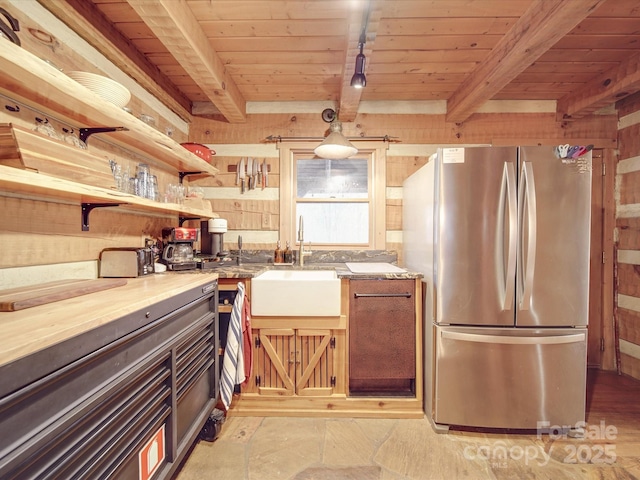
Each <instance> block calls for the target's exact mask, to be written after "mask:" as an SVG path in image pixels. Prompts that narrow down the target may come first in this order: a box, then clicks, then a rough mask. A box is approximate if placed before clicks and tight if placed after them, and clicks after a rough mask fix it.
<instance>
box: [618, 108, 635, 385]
mask: <svg viewBox="0 0 640 480" xmlns="http://www.w3.org/2000/svg"><path fill="white" fill-rule="evenodd" d="M618 111H619V116H620V124H619V125H620V130H619V132H618V139H619V147H618V148H619V157H618V164H617V168H616V187H617V188H616V232H615V233H616V236H615V238H616V250H617V258H616V267H617V268H616V271H617V278H616V284H615V287H616V291H617V296H616V301H617V308H616V312H615V314H616V325H617V332H618V340H619V358H618V361H619V365H618V368H619V370H620V371H622V372H623V373H625V374H627V375H631V376H633V377H635V378H638V379H640V95H633V96H631V97H628V98H627V99H625V100H623V101H621V102H619V103H618Z"/></svg>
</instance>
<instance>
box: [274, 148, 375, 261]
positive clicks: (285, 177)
mask: <svg viewBox="0 0 640 480" xmlns="http://www.w3.org/2000/svg"><path fill="white" fill-rule="evenodd" d="M355 145H356V146H357V148H358V154H357V155H358V156H359V157H363V156H366V157H365V158H367V160H368V164H369V192H370V193H369V199H368V202H369V212H370V216H369V242H368V244H366V245H365V244H357V245H354V244H344V245H341V244H318V245H317V246H314V245H312V248H313V249H315V250H340V249H351V250H353V249H357V250H384V249H385V247H386V149H387V144H386V143H385V142H357V143H355ZM315 146H316V144H312V143H309V142H300V143H293V142H292V143H280V144H279V145H278V148H279V151H280V229H279V238H280V241H281V242H286V241H287V240H290V241H291V245H292V246H296V247H299V242H298V236H297V233H298V231H297V218H295V215H296V200H297V199H296V198H295V197H294V192H295V182H296V160H297V159H298V158H300V157H306V158H313V157H314V153H313V149H314V148H315Z"/></svg>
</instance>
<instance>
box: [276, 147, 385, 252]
mask: <svg viewBox="0 0 640 480" xmlns="http://www.w3.org/2000/svg"><path fill="white" fill-rule="evenodd" d="M357 146H358V150H359V151H358V153H357V154H356V155H354V156H353V157H351V158H348V159H342V160H327V159H321V158H318V157H316V156H315V155H314V153H313V146H311V145H305V146H304V147H303V146H297V145H285V146H281V147H280V149H281V154H280V182H281V184H280V239H281V240H282V241H286V240H288V239H293V243H297V244H299V242H298V241H297V239H298V229H299V219H300V216H302V217H303V219H304V241H305V243H310V244H311V248H312V249H314V250H317V249H323V248H324V249H341V248H342V249H362V250H364V249H374V248H375V249H384V248H385V243H384V240H385V236H386V231H385V221H384V219H385V169H384V160H385V159H384V150H383V149H382V147H381V145H375V147H373V148H372V147H371V146H369V148H364V147H363V146H361V145H360V144H359V145H357Z"/></svg>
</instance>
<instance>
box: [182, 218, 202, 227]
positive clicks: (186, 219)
mask: <svg viewBox="0 0 640 480" xmlns="http://www.w3.org/2000/svg"><path fill="white" fill-rule="evenodd" d="M188 220H200V217H178V226H179V227H181V226H182V224H183V223H184V222H186V221H188Z"/></svg>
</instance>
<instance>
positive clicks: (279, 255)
mask: <svg viewBox="0 0 640 480" xmlns="http://www.w3.org/2000/svg"><path fill="white" fill-rule="evenodd" d="M282 260H283V252H282V248H281V247H280V240H278V243H277V244H276V251H275V252H273V263H282Z"/></svg>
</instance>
